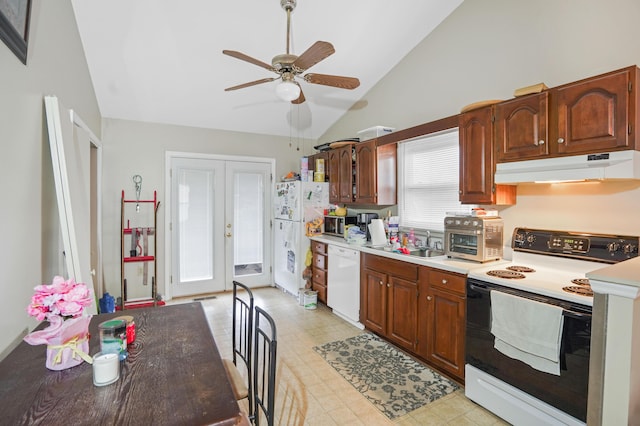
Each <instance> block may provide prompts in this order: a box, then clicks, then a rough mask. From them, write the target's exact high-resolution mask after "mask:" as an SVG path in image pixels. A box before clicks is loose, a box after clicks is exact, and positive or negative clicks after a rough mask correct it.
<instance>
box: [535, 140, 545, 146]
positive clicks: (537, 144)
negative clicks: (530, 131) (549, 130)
mask: <svg viewBox="0 0 640 426" xmlns="http://www.w3.org/2000/svg"><path fill="white" fill-rule="evenodd" d="M534 145H535V146H540V145H544V140H543V139H540V140H539V141H538V142H534Z"/></svg>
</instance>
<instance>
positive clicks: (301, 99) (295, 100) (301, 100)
mask: <svg viewBox="0 0 640 426" xmlns="http://www.w3.org/2000/svg"><path fill="white" fill-rule="evenodd" d="M294 83H296V85H297V86H298V87H300V96H298V99H294V100H292V101H291V103H292V104H294V105H298V104H301V103H303V102H304V101H305V100H306V99H305V97H304V93H302V87H301V86H300V85H299V84H298V82H296V81H294Z"/></svg>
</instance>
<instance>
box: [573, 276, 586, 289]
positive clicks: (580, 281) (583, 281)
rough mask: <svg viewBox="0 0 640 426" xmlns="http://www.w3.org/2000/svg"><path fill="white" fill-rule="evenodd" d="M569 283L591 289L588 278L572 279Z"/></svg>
mask: <svg viewBox="0 0 640 426" xmlns="http://www.w3.org/2000/svg"><path fill="white" fill-rule="evenodd" d="M571 282H572V283H573V284H577V285H581V286H586V287H591V284H590V283H589V278H574V279H572V280H571Z"/></svg>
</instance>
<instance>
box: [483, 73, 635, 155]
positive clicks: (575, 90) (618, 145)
mask: <svg viewBox="0 0 640 426" xmlns="http://www.w3.org/2000/svg"><path fill="white" fill-rule="evenodd" d="M638 74H639V73H638V68H637V67H635V66H633V67H629V68H625V69H622V70H618V71H613V72H610V73H607V74H603V75H599V76H596V77H591V78H588V79H585V80H580V81H577V82H574V83H569V84H566V85H563V86H559V87H556V88H553V89H550V90H549V91H546V92H543V93H540V94H535V95H530V96H524V97H522V98H516V99H513V100H510V101H507V102H502V103H500V104H497V105H495V106H494V111H495V123H496V124H495V130H496V132H495V143H496V157H497V162H498V163H502V162H508V161H517V160H529V159H538V158H545V157H560V156H564V155H576V154H589V153H597V152H602V151H619V150H624V149H635V134H634V132H635V129H637V127H638V120H639V118H638V117H637V113H636V111H637V109H636V108H637V105H638V90H637V86H638V79H639V76H638Z"/></svg>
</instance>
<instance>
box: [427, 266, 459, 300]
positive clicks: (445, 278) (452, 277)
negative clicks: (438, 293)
mask: <svg viewBox="0 0 640 426" xmlns="http://www.w3.org/2000/svg"><path fill="white" fill-rule="evenodd" d="M429 277H430V279H429V284H431V286H432V287H435V288H440V289H442V290H448V291H452V292H454V293H458V294H460V295H465V294H466V281H467V280H466V278H465V276H463V275H457V274H452V273H451V272H445V271H441V270H439V269H432V270H431V272H430V273H429Z"/></svg>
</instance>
